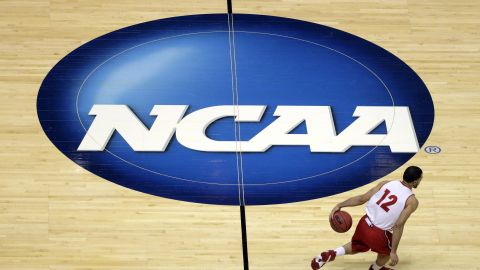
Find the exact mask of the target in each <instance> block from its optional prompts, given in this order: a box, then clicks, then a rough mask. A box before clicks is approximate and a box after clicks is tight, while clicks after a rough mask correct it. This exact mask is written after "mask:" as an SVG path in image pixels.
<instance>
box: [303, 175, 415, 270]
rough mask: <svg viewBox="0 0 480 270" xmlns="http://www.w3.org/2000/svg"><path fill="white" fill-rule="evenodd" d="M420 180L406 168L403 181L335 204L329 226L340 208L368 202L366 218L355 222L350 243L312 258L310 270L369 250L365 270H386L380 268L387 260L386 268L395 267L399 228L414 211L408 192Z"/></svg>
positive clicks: (385, 182) (413, 199)
mask: <svg viewBox="0 0 480 270" xmlns="http://www.w3.org/2000/svg"><path fill="white" fill-rule="evenodd" d="M421 180H422V170H421V169H420V168H419V167H416V166H410V167H408V168H407V169H406V170H405V172H404V173H403V181H384V182H381V183H379V184H378V185H377V186H376V187H374V188H372V189H371V190H369V191H368V192H367V193H365V194H363V195H359V196H355V197H352V198H350V199H348V200H346V201H344V202H341V203H339V204H337V205H336V206H335V207H334V208H333V210H332V212H331V213H330V222H331V220H332V218H333V214H334V213H335V212H337V211H339V210H340V209H342V208H343V207H348V206H357V205H362V204H364V203H366V202H367V201H368V203H367V207H366V208H365V211H366V212H367V214H366V215H365V216H363V217H362V218H361V219H360V221H359V222H358V225H357V228H356V230H355V234H354V235H353V237H352V241H351V242H349V243H347V244H345V245H343V246H341V247H338V248H337V249H335V250H328V251H325V252H322V253H321V254H320V255H318V256H316V257H315V258H313V260H312V263H311V266H312V269H313V270H316V269H319V268H321V267H322V266H324V265H325V264H326V263H327V262H331V261H333V260H335V258H336V257H338V256H342V255H345V254H355V253H359V252H366V251H369V250H372V251H373V252H376V253H377V254H378V255H377V260H376V261H375V262H374V263H373V264H372V265H371V266H370V268H369V270H379V269H380V270H389V269H390V268H387V267H385V266H384V265H385V264H386V263H387V262H388V260H390V266H394V265H396V264H397V263H398V255H397V249H398V244H399V243H400V238H402V233H403V227H404V226H405V222H407V219H408V218H409V217H410V215H411V214H412V213H413V212H414V211H415V210H416V209H417V207H418V200H417V198H415V195H414V194H413V192H412V188H417V187H418V185H419V184H420V181H421Z"/></svg>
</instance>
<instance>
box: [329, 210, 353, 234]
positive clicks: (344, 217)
mask: <svg viewBox="0 0 480 270" xmlns="http://www.w3.org/2000/svg"><path fill="white" fill-rule="evenodd" d="M330 226H332V229H333V230H334V231H336V232H338V233H344V232H346V231H348V230H350V228H351V227H352V217H351V216H350V214H349V213H347V212H345V211H337V212H335V213H334V214H333V218H332V219H331V220H330Z"/></svg>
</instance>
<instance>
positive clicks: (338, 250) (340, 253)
mask: <svg viewBox="0 0 480 270" xmlns="http://www.w3.org/2000/svg"><path fill="white" fill-rule="evenodd" d="M335 253H337V257H338V256H343V255H345V248H343V247H338V248H336V249H335Z"/></svg>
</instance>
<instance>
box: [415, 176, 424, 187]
mask: <svg viewBox="0 0 480 270" xmlns="http://www.w3.org/2000/svg"><path fill="white" fill-rule="evenodd" d="M422 178H423V175H422V176H420V178H418V179H417V180H415V181H414V182H413V188H417V187H418V185H420V182H421V181H422Z"/></svg>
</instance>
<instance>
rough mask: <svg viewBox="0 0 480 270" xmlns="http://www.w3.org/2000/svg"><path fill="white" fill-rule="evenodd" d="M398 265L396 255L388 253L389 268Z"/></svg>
mask: <svg viewBox="0 0 480 270" xmlns="http://www.w3.org/2000/svg"><path fill="white" fill-rule="evenodd" d="M397 263H398V255H397V253H396V252H393V251H392V252H390V263H389V265H390V266H395V265H396V264H397Z"/></svg>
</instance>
